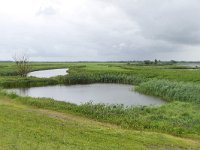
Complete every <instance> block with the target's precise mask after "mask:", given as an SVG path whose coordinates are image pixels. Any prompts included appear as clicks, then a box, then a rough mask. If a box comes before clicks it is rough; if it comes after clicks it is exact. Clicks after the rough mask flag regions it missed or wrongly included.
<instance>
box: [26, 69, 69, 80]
mask: <svg viewBox="0 0 200 150" xmlns="http://www.w3.org/2000/svg"><path fill="white" fill-rule="evenodd" d="M67 71H68V69H51V70H41V71H34V72H30V73H28V76H29V77H30V76H32V77H38V78H50V77H56V76H63V75H67V74H68V73H67Z"/></svg>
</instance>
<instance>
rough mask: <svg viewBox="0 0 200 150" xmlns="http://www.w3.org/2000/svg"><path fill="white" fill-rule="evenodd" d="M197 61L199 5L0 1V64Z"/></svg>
mask: <svg viewBox="0 0 200 150" xmlns="http://www.w3.org/2000/svg"><path fill="white" fill-rule="evenodd" d="M24 52H25V53H27V54H28V55H29V56H30V58H31V60H38V61H42V60H43V61H80V60H82V61H86V60H93V61H95V60H96V61H97V60H98V61H99V60H100V61H108V60H144V59H152V60H153V59H155V58H156V59H161V60H172V59H175V60H200V0H0V60H11V59H12V56H13V55H14V54H15V53H24Z"/></svg>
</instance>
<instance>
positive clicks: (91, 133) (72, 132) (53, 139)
mask: <svg viewBox="0 0 200 150" xmlns="http://www.w3.org/2000/svg"><path fill="white" fill-rule="evenodd" d="M0 134H1V136H0V149H3V150H6V149H37V150H39V149H49V150H50V149H73V150H75V149H172V150H173V149H199V148H200V144H199V141H197V140H196V141H195V140H191V139H183V138H177V137H174V136H171V135H167V134H161V133H153V132H138V131H134V130H124V129H121V128H119V127H117V126H113V125H110V124H105V123H99V122H95V121H92V120H89V119H86V118H82V117H77V116H73V115H70V114H66V113H65V114H63V113H58V112H55V111H50V110H45V109H37V108H34V107H30V106H26V105H22V104H19V103H16V102H15V101H13V100H11V99H10V98H8V97H5V96H0Z"/></svg>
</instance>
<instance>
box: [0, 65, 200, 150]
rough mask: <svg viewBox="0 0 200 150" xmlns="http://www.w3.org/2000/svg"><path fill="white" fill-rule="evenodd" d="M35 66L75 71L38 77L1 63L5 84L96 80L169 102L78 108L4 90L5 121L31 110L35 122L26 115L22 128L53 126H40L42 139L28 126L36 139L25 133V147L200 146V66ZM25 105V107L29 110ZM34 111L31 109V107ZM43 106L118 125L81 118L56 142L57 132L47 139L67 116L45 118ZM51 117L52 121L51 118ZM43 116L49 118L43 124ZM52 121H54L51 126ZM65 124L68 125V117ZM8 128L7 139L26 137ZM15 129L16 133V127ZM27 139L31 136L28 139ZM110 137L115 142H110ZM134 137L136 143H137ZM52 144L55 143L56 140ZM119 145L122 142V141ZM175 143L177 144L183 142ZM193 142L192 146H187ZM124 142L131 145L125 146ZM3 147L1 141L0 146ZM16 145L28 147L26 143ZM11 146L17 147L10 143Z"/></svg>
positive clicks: (1, 79)
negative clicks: (24, 75) (22, 74)
mask: <svg viewBox="0 0 200 150" xmlns="http://www.w3.org/2000/svg"><path fill="white" fill-rule="evenodd" d="M31 65H32V70H42V69H55V68H69V75H67V76H59V77H54V78H49V79H38V78H33V77H28V78H22V77H19V76H17V74H16V69H15V66H14V65H13V64H11V63H0V87H2V88H12V87H32V86H45V85H55V84H65V85H71V84H90V83H122V84H132V85H136V86H137V87H136V90H137V91H139V92H141V93H144V94H148V95H153V96H157V97H160V98H163V99H164V100H166V101H168V103H167V104H165V105H163V106H161V107H131V108H125V107H123V106H120V105H117V106H108V105H104V104H97V105H93V104H91V103H87V104H84V105H80V106H77V105H74V104H70V103H65V102H56V101H54V100H51V99H35V98H28V97H25V98H22V97H19V96H17V95H15V94H6V93H5V92H3V91H2V90H0V99H6V100H3V101H2V103H6V102H9V105H7V104H6V105H4V104H3V106H2V109H1V110H3V112H6V111H8V113H7V114H5V115H3V114H4V113H3V112H1V114H2V116H1V117H0V119H2V118H3V116H4V118H8V119H10V122H13V123H16V122H17V120H15V118H18V117H21V116H23V113H24V112H25V113H24V117H25V118H29V120H28V121H27V120H26V119H25V120H24V123H23V121H21V122H20V119H19V118H18V120H19V121H18V122H17V123H19V124H22V125H18V124H15V126H17V125H18V126H19V127H18V130H22V128H26V127H24V126H23V124H25V125H27V126H28V127H29V126H30V125H29V124H31V123H32V124H33V127H32V128H36V129H38V126H39V125H40V124H41V125H42V124H45V123H48V125H47V124H46V128H47V131H46V132H43V130H45V129H43V128H44V126H42V127H41V128H40V130H42V131H41V132H42V134H40V135H38V136H37V134H34V135H35V136H36V137H37V138H38V140H37V139H34V138H33V137H34V136H33V137H32V138H31V136H32V134H33V133H35V132H34V131H35V130H33V131H32V130H31V132H28V129H27V130H25V131H27V132H28V133H29V134H31V136H30V138H31V139H29V138H28V137H26V136H28V135H26V133H24V132H22V134H21V140H22V142H21V143H22V144H21V145H23V143H26V144H25V145H23V146H27V145H30V142H31V141H34V142H35V145H34V144H33V145H34V146H33V147H32V149H34V148H35V149H42V147H44V146H45V145H46V146H47V147H48V146H49V149H62V148H63V149H67V147H64V146H66V145H67V146H68V149H81V147H83V149H92V147H95V145H96V146H97V147H95V149H105V148H107V147H108V146H109V145H111V147H109V149H123V147H124V148H126V149H131V148H132V149H133V148H134V149H145V148H146V149H173V147H171V146H170V143H172V145H174V146H175V148H174V149H179V148H186V149H188V148H189V147H190V146H192V147H193V146H194V147H193V149H199V145H198V144H197V145H198V146H197V145H196V144H194V145H193V144H191V143H190V142H192V143H193V142H194V143H195V141H198V142H199V140H200V103H199V102H200V95H199V93H200V92H199V91H200V87H199V86H200V70H198V69H195V70H190V69H191V68H188V67H180V66H175V65H150V66H146V65H142V66H140V65H132V64H131V65H128V64H124V63H32V64H31ZM8 106H9V107H8ZM21 107H23V109H22V108H21ZM24 109H26V111H24ZM29 109H31V111H30V110H29ZM33 109H34V110H35V111H34V112H32V110H33ZM40 109H42V110H43V109H48V111H50V112H51V113H52V111H56V112H54V113H58V112H59V114H60V113H64V114H63V115H67V116H68V115H69V114H71V115H72V116H73V117H72V118H76V117H77V116H81V117H86V118H89V119H92V120H96V121H100V122H102V124H103V127H102V128H104V126H105V124H106V123H111V124H112V125H117V126H118V127H117V128H113V126H112V127H109V130H107V128H106V129H105V130H104V129H102V130H100V131H99V132H98V131H96V130H95V129H96V128H101V127H99V126H98V127H96V124H95V125H93V124H92V125H91V126H89V127H88V123H86V124H84V125H83V124H82V121H83V120H82V119H81V121H78V122H76V123H74V124H73V123H72V125H71V127H70V129H68V126H67V127H63V128H62V132H61V131H60V130H61V129H60V128H56V129H55V131H56V132H58V133H57V134H58V135H57V136H56V137H57V138H58V140H57V141H56V140H55V139H54V140H52V139H51V138H50V137H51V136H50V137H48V138H47V136H48V135H49V134H48V133H47V132H51V133H52V135H54V134H56V133H54V130H53V126H56V125H58V124H59V122H60V121H61V122H62V121H63V119H61V120H60V119H58V118H56V120H55V118H52V117H50V118H49V115H48V116H46V115H45V116H44V114H38V113H36V112H37V111H39V110H40ZM1 110H0V111H1ZM11 110H12V112H11ZM9 111H10V112H9ZM45 111H46V110H45ZM14 112H16V114H13V113H14ZM18 112H19V113H18ZM1 114H0V115H1ZM8 114H13V115H14V116H15V117H11V116H8ZM32 116H33V118H34V117H36V118H34V119H31V118H32ZM9 117H10V118H9ZM37 117H38V118H41V120H40V119H38V121H37V123H35V122H34V120H37ZM43 117H44V118H43ZM72 118H71V119H72ZM43 119H44V120H43ZM48 119H50V120H51V121H50V120H48ZM52 119H53V120H52ZM42 120H43V122H40V121H42ZM72 120H73V119H72ZM7 121H8V120H7ZM7 121H6V122H4V123H5V126H7V127H8V129H9V128H11V129H12V130H14V126H9V125H6V123H7ZM52 121H53V122H52ZM54 121H55V122H54ZM90 121H91V120H90ZM90 121H89V122H90ZM8 122H9V121H8ZM51 122H52V124H53V125H51ZM64 122H65V123H66V121H64ZM69 122H70V121H69ZM83 122H84V121H83ZM28 123H29V124H28ZM80 124H81V125H80ZM1 125H2V124H1ZM37 125H38V126H37ZM76 125H77V126H76ZM74 126H75V127H76V129H77V128H78V129H79V128H82V130H81V131H82V132H81V134H82V136H81V135H79V132H78V131H79V130H78V129H77V133H76V132H75V131H76V130H75V128H73V127H74ZM82 126H83V127H82ZM56 127H57V126H56ZM119 127H121V128H122V129H120V128H119ZM1 128H2V129H1ZM4 128H5V127H4V124H3V126H0V131H1V132H2V134H3V135H7V134H8V135H9V134H10V136H8V138H7V139H6V140H2V141H4V142H6V141H7V140H8V141H9V140H11V141H12V140H16V139H17V138H19V137H20V135H18V136H17V137H15V136H14V138H12V137H11V133H6V132H8V131H7V130H8V129H7V130H4ZM48 128H49V129H48ZM67 129H68V130H70V131H73V132H75V133H76V135H77V136H80V137H82V138H83V136H84V137H87V134H86V133H88V136H89V137H90V136H91V138H89V137H88V138H89V142H88V141H86V140H83V139H80V138H79V137H77V136H75V135H73V136H74V137H73V136H72V135H70V134H69V133H68V132H67V131H68V130H67ZM90 129H92V131H94V130H95V131H94V133H93V132H92V133H91V134H89V133H90V132H91V130H90ZM93 129H94V130H93ZM127 129H128V130H127ZM135 130H138V132H136V131H135ZM4 131H6V132H4ZM11 132H12V133H15V132H14V131H11ZM65 132H66V134H67V135H68V134H69V136H70V138H71V143H70V142H68V143H64V144H63V143H62V142H61V141H62V140H61V138H60V137H63V135H62V134H64V133H65ZM115 132H117V133H116V134H117V135H118V133H119V132H120V133H121V132H123V134H120V135H119V137H118V136H116V134H115ZM140 132H142V133H143V134H144V135H143V134H142V135H141V134H136V133H140ZM152 132H153V133H152ZM154 132H156V133H154ZM53 133H54V134H53ZM97 133H98V134H97ZM106 133H109V135H110V136H108V137H107V134H106ZM163 133H164V134H163ZM16 134H17V133H16ZM166 134H170V135H173V136H179V137H181V138H190V140H191V139H193V140H191V141H190V140H188V139H181V138H175V137H173V136H171V137H170V136H169V135H166ZM93 135H94V137H93ZM147 135H148V136H147ZM43 136H44V137H45V139H46V138H47V141H48V142H47V143H45V142H44V143H43V142H42V143H39V144H38V142H40V141H41V138H42V137H43ZM71 136H72V137H71ZM160 136H164V140H163V141H162V143H160V140H158V138H159V137H160ZM165 136H167V137H165ZM5 137H6V136H5ZM120 137H123V140H124V141H123V142H122V143H127V145H126V144H122V143H120V142H119V141H120V140H122V139H121V138H120ZM151 137H152V138H151ZM26 138H27V139H29V140H27V141H26ZM98 138H100V139H98ZM105 138H106V139H109V140H105ZM162 138H163V137H161V139H162ZM165 138H166V139H165ZM168 138H169V139H168ZM178 139H179V140H186V141H185V143H184V142H182V143H181V142H180V143H179V142H177V140H178ZM194 139H195V140H194ZM23 140H24V141H23ZM99 140H100V141H99ZM168 140H169V142H168ZM131 141H135V142H134V143H132V142H131ZM189 141H190V142H189ZM51 142H55V143H53V144H52V143H51ZM10 143H12V142H10ZM14 143H16V142H14ZM27 143H28V144H27ZM36 143H37V144H36ZM48 143H50V145H48ZM116 143H120V144H121V145H117V144H116ZM174 143H176V144H177V145H176V144H174ZM187 143H190V144H189V145H187ZM0 144H1V139H0ZM3 144H5V143H3ZM184 144H186V145H184ZM5 145H6V144H5ZM8 145H9V144H8ZM15 145H17V146H20V144H14V146H15ZM53 145H57V146H58V147H53ZM124 145H125V146H127V147H125V146H124ZM2 146H3V145H2ZM2 146H1V145H0V147H2ZM9 146H10V145H9ZM37 146H38V147H37ZM39 146H41V147H39ZM51 146H52V147H51ZM59 146H60V147H59ZM70 146H72V147H70ZM73 146H74V147H73ZM84 146H85V147H84ZM104 146H105V147H104ZM117 146H119V147H117ZM134 146H135V147H134ZM13 148H14V149H23V147H17V148H15V147H13ZM0 149H1V148H0ZM8 149H12V148H11V147H8ZM25 149H27V147H25Z"/></svg>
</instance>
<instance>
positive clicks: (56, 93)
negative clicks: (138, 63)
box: [9, 84, 165, 106]
mask: <svg viewBox="0 0 200 150" xmlns="http://www.w3.org/2000/svg"><path fill="white" fill-rule="evenodd" d="M133 88H134V87H133V86H131V85H124V84H89V85H70V86H65V85H61V86H59V85H56V86H45V87H32V88H20V89H11V90H9V92H10V91H11V92H15V93H16V94H18V95H20V96H30V97H45V98H53V99H55V100H57V101H65V102H70V103H74V104H78V105H79V104H83V103H87V102H93V103H94V104H97V103H104V104H123V105H125V106H132V105H134V106H138V105H142V106H149V105H162V104H164V103H165V102H164V101H163V100H161V99H159V98H155V97H151V96H146V95H142V94H139V93H137V92H135V91H134V89H133Z"/></svg>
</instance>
